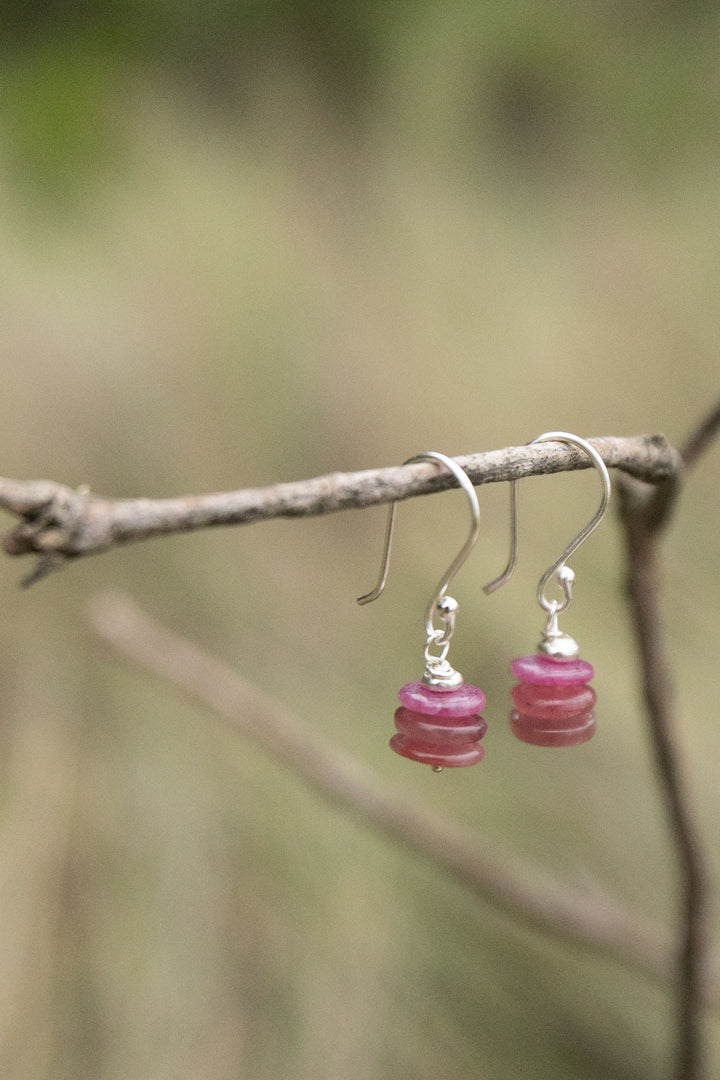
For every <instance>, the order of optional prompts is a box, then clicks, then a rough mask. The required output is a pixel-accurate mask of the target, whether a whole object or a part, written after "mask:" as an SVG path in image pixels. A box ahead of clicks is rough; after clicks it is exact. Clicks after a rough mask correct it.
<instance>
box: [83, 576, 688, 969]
mask: <svg viewBox="0 0 720 1080" xmlns="http://www.w3.org/2000/svg"><path fill="white" fill-rule="evenodd" d="M90 620H91V623H92V626H93V628H94V629H95V631H96V632H97V633H98V634H99V635H100V637H101V638H103V640H104V641H106V642H107V643H108V644H109V645H111V646H112V647H113V649H114V650H116V651H117V652H118V653H120V654H121V655H122V656H124V657H125V658H126V659H128V660H129V661H131V663H133V664H134V665H137V666H139V667H140V668H142V669H144V670H145V671H149V672H151V673H152V674H154V675H156V676H159V677H160V678H162V679H163V680H165V681H166V682H168V683H170V684H171V685H172V686H174V687H175V688H177V689H179V690H181V691H182V692H183V693H185V694H187V695H188V696H189V697H190V698H192V699H193V700H195V701H196V702H199V703H200V704H201V705H202V706H203V707H205V708H207V709H210V710H211V711H212V712H214V713H215V714H216V715H218V716H220V717H222V718H223V719H224V720H226V721H228V722H229V723H230V724H232V726H233V727H234V728H235V729H236V730H238V731H239V732H241V733H242V734H243V735H244V736H245V737H247V738H250V739H252V740H253V742H255V743H256V744H258V745H259V746H261V747H262V748H263V750H265V751H266V752H267V753H268V754H269V755H270V756H271V757H272V758H274V759H275V760H276V761H278V762H279V763H280V764H282V765H283V766H285V767H287V768H289V769H290V770H292V772H293V773H294V774H295V775H297V776H299V777H300V778H301V779H302V780H303V781H304V782H305V783H307V784H308V785H310V786H311V787H312V788H313V789H314V790H315V791H316V792H318V793H319V794H320V795H321V796H322V797H323V798H325V799H326V800H328V801H329V802H330V803H332V804H333V805H334V806H337V807H339V808H341V809H342V810H344V811H346V812H349V813H351V814H353V815H354V816H356V817H357V818H359V819H360V820H362V821H364V822H366V823H368V824H371V825H373V826H376V827H378V828H379V829H381V830H382V832H383V833H384V834H386V835H388V836H390V837H392V838H394V839H395V840H398V841H400V842H401V843H403V844H405V845H406V846H407V847H408V848H410V849H411V850H413V851H416V852H419V853H421V854H422V855H423V856H424V857H426V858H428V859H430V860H432V861H433V862H435V863H436V864H437V865H439V866H441V867H442V868H443V869H444V870H446V871H448V872H449V873H451V874H452V875H453V876H454V877H455V878H456V879H458V880H459V881H460V882H462V883H463V885H465V886H466V887H467V888H469V889H471V890H472V891H473V892H475V893H476V894H478V895H480V896H481V897H482V898H483V899H484V900H486V901H488V902H489V903H491V904H494V905H495V906H496V907H498V908H499V909H501V910H502V911H504V912H505V913H506V914H508V915H510V916H511V917H512V918H514V919H517V920H520V921H522V922H524V923H525V924H527V925H528V926H530V927H532V928H533V929H535V930H540V931H541V932H543V933H545V934H549V935H551V936H552V937H554V938H558V939H560V940H563V941H565V942H571V943H573V944H575V945H580V946H583V947H584V948H586V949H589V950H591V951H594V952H598V953H602V954H605V955H608V954H609V955H611V956H612V957H614V958H615V959H616V960H619V961H621V962H622V963H626V964H630V965H632V966H634V967H635V968H638V969H640V970H641V971H643V972H645V973H646V974H647V975H650V976H652V977H653V978H656V979H657V978H660V979H663V980H665V979H667V977H668V976H669V972H670V966H669V963H668V958H669V955H670V942H669V939H668V937H667V935H665V934H663V933H662V932H659V931H657V930H652V929H649V928H648V926H647V925H646V923H645V922H641V921H640V920H638V919H634V918H632V917H631V916H629V915H628V914H627V913H626V912H624V911H623V910H622V909H620V908H619V907H618V905H617V904H616V903H615V902H614V901H613V900H611V899H609V898H608V897H606V896H603V895H601V894H599V893H598V892H597V891H594V892H592V893H590V892H587V891H582V890H578V889H577V888H574V887H572V886H569V885H568V884H567V883H565V882H553V881H551V880H549V879H547V878H545V879H542V878H541V877H540V875H538V873H537V872H536V871H534V870H533V871H529V870H528V869H527V868H525V867H521V866H519V865H517V864H515V863H514V862H513V861H512V860H510V859H509V858H508V857H507V856H506V855H504V854H502V855H501V854H500V853H498V852H497V851H494V850H492V849H491V847H490V846H489V845H488V844H487V843H481V842H479V841H478V840H477V839H476V838H475V837H474V836H472V835H469V834H467V833H465V832H463V830H461V829H460V828H458V827H457V826H456V825H455V824H454V823H452V822H450V821H447V820H445V819H443V818H442V817H440V816H439V815H436V814H434V813H432V812H431V811H429V810H427V809H426V808H425V807H423V806H420V805H414V804H412V803H411V802H408V801H406V800H404V799H403V798H402V797H400V796H399V795H397V794H395V793H394V792H393V791H392V790H391V789H389V788H388V786H387V784H385V783H380V781H379V780H378V779H376V778H375V777H374V776H373V775H372V773H371V772H369V771H368V770H367V769H366V768H364V766H362V765H361V764H360V763H359V762H357V761H355V760H354V759H352V758H351V757H349V756H348V755H344V754H342V753H340V752H338V751H337V750H335V749H329V748H328V746H327V744H326V743H325V742H324V741H321V740H320V739H318V738H317V737H316V736H315V735H314V734H313V733H312V731H309V730H307V729H306V728H304V727H303V726H302V725H301V724H300V722H299V721H298V720H297V719H296V717H294V716H293V715H292V714H291V713H289V712H288V711H286V710H285V709H284V708H283V707H282V706H281V705H279V704H278V703H277V702H276V701H274V700H273V699H272V698H270V697H268V696H267V695H265V694H264V693H263V692H262V691H260V690H258V689H257V688H255V687H253V686H251V685H250V684H248V683H247V682H245V681H244V680H243V679H242V678H240V676H239V675H237V674H236V673H235V672H233V671H231V670H230V669H229V668H227V667H226V666H225V665H223V664H222V663H220V661H218V660H217V659H215V658H214V657H212V656H209V655H208V654H207V653H205V652H203V651H202V650H201V649H200V648H199V647H198V646H197V645H194V644H192V643H191V642H189V641H188V640H186V639H185V638H182V637H180V636H179V635H177V634H176V633H174V632H172V631H170V630H168V629H166V628H165V627H163V626H161V625H160V624H158V623H157V622H156V621H155V620H153V619H151V618H150V617H149V616H148V615H146V614H145V613H144V612H143V611H142V610H141V609H140V608H139V607H138V606H137V605H136V604H134V603H133V602H132V601H130V600H128V599H127V598H125V597H121V596H117V595H105V596H100V597H97V598H96V599H95V600H94V601H93V603H92V605H91V610H90Z"/></svg>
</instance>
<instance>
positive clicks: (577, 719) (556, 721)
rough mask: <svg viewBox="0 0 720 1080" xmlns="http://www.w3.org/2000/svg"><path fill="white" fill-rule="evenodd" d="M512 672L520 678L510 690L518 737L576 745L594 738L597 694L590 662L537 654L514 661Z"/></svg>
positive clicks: (512, 724) (537, 742)
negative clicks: (591, 682) (590, 683)
mask: <svg viewBox="0 0 720 1080" xmlns="http://www.w3.org/2000/svg"><path fill="white" fill-rule="evenodd" d="M510 671H511V672H512V674H513V675H514V676H515V678H516V679H519V680H520V681H519V684H518V685H517V686H514V687H513V688H512V691H511V697H512V700H513V705H514V706H515V708H514V709H513V711H512V712H511V713H510V729H511V731H512V733H513V735H515V736H516V737H517V738H518V739H521V740H522V742H526V743H532V744H533V746H575V745H576V744H577V743H583V742H587V740H588V739H591V738H592V737H593V735H594V733H595V714H594V712H593V711H592V710H593V706H594V705H595V702H596V700H597V694H596V693H595V691H594V690H593V688H592V687H591V686H588V685H587V683H589V682H590V680H591V679H592V677H593V674H594V672H593V668H592V665H591V664H588V663H586V661H585V660H564V659H555V658H554V657H550V656H543V655H542V654H541V653H538V654H537V655H536V656H521V657H520V658H519V659H517V660H513V661H512V663H511V664H510Z"/></svg>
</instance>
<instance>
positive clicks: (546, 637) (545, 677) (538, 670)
mask: <svg viewBox="0 0 720 1080" xmlns="http://www.w3.org/2000/svg"><path fill="white" fill-rule="evenodd" d="M538 442H564V443H569V444H571V445H572V446H577V447H578V448H579V449H580V450H583V451H584V452H585V453H586V454H587V455H588V457H589V458H590V460H591V461H592V464H593V465H594V466H595V468H596V469H597V470H598V472H599V473H600V477H601V480H602V501H601V503H600V507H599V508H598V510H597V512H596V513H595V515H594V517H593V518H592V519H591V520H590V521H589V522H588V523H587V525H586V526H585V527H584V529H582V530H581V531H580V532H579V533H578V535H577V536H576V537H575V539H574V540H572V541H571V543H569V544H568V546H567V547H566V548H565V550H564V551H563V553H562V555H560V556H559V558H557V559H556V560H555V562H554V563H553V564H552V566H550V567H549V568H548V569H547V570H546V571H545V573H544V574H543V576H542V577H541V578H540V582H539V584H538V587H537V600H538V603H539V605H540V607H541V608H542V609H543V611H544V612H545V613H546V615H547V619H546V621H545V626H544V629H543V632H542V638H541V640H540V643H539V645H538V647H537V654H536V655H534V656H521V657H518V659H516V660H513V661H512V663H511V664H510V671H511V672H512V674H513V675H514V676H515V678H516V679H518V680H519V682H518V684H517V685H516V686H514V687H513V688H512V691H511V697H512V702H513V705H514V706H515V708H514V709H513V710H512V712H511V713H510V729H511V731H512V733H513V735H515V736H516V737H517V738H518V739H520V740H521V741H522V742H526V743H531V744H533V745H534V746H575V745H576V744H578V743H583V742H587V740H588V739H591V738H592V736H593V735H594V733H595V713H594V712H593V706H594V705H595V702H596V700H597V694H596V693H595V691H594V690H593V688H592V687H591V686H588V683H589V682H590V680H591V679H592V677H593V674H594V672H593V668H592V665H591V664H588V663H587V661H585V660H580V659H579V657H578V653H579V649H578V644H577V642H576V641H574V640H573V638H571V637H570V636H569V635H568V634H565V633H563V632H562V631H561V630H560V629H559V627H558V616H559V615H562V614H563V612H565V611H567V609H568V607H569V606H570V601H571V600H572V589H573V582H574V580H575V574H574V573H573V571H572V570H571V569H570V567H569V566H566V565H565V563H566V561H567V559H569V558H570V556H571V555H572V554H573V552H575V551H577V549H578V548H579V547H580V545H581V544H582V543H583V542H584V541H585V540H587V538H588V536H590V533H592V532H594V530H595V529H596V528H597V526H598V525H599V524H600V522H601V520H602V518H603V517H604V515H605V511H606V510H607V506H608V502H609V499H610V474H609V473H608V471H607V468H606V467H605V462H604V461H603V460H602V458H601V457H600V455H599V454H598V453H597V451H596V450H595V449H594V448H593V447H592V446H590V444H589V443H588V442H586V441H585V440H584V439H581V438H579V437H578V436H577V435H570V434H569V433H568V432H566V431H548V432H546V433H545V434H544V435H538V437H537V438H536V439H533V440H532V442H531V443H528V445H529V446H532V445H533V444H534V443H538ZM516 485H517V481H516V480H513V481H512V482H511V489H510V516H511V530H510V537H511V539H510V559H509V561H508V565H507V566H506V568H505V570H504V571H503V573H502V574H501V575H500V577H499V578H496V579H495V580H494V581H491V582H490V583H489V584H488V585H486V586H485V587H484V591H485V592H486V593H492V592H495V590H496V589H499V588H500V587H501V586H502V585H504V584H505V583H506V582H507V581H509V579H510V577H511V576H512V573H513V571H514V569H515V564H516V562H517V554H518V540H517V492H516ZM553 580H554V581H555V583H556V584H557V585H559V587H560V590H561V592H562V599H561V600H557V599H553V600H551V599H549V598H548V597H547V596H546V594H545V590H546V588H547V586H548V585H549V583H550V582H551V581H553Z"/></svg>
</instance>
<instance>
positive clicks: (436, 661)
mask: <svg viewBox="0 0 720 1080" xmlns="http://www.w3.org/2000/svg"><path fill="white" fill-rule="evenodd" d="M416 461H438V462H440V463H441V464H443V465H445V466H446V467H447V468H448V469H449V470H450V472H451V473H452V474H453V475H454V476H455V478H456V479H457V481H458V483H459V484H460V486H461V487H462V489H463V490H464V492H465V494H466V495H467V497H468V500H469V502H470V512H471V519H472V521H471V529H470V535H469V536H468V538H467V540H466V541H465V544H464V545H463V547H462V549H461V551H460V552H459V554H458V555H457V556H456V557H455V559H454V561H453V562H452V563H451V565H450V566H449V567H448V569H447V570H446V571H445V574H444V575H443V578H442V580H441V581H440V584H439V585H438V587H437V589H436V590H435V592H434V594H433V596H432V597H431V598H430V601H429V603H428V605H427V608H426V610H425V652H424V657H425V672H424V674H423V676H422V679H420V681H419V682H412V683H407V684H406V685H405V686H403V687H402V689H401V690H400V691H399V693H398V698H399V700H400V708H399V709H397V710H396V712H395V727H396V728H397V734H396V735H393V737H392V739H391V740H390V746H391V748H392V749H393V750H394V751H395V753H396V754H401V755H402V756H403V757H406V758H410V759H411V760H412V761H419V762H421V763H422V764H424V765H431V766H432V768H433V770H434V771H435V772H442V770H443V768H445V767H446V766H447V767H450V768H458V767H460V766H463V765H475V764H477V762H478V761H481V760H482V758H483V756H484V754H485V751H484V749H483V747H481V746H479V745H478V743H479V741H480V739H482V737H483V735H484V734H485V732H486V730H487V724H486V723H485V721H484V720H483V718H482V716H480V715H478V714H479V713H480V711H481V709H482V708H483V707H484V705H485V695H484V694H483V692H482V690H479V689H478V687H477V686H470V685H469V684H467V683H465V682H464V680H463V677H462V675H461V674H460V672H459V671H455V669H454V668H452V667H451V666H450V663H449V662H448V660H447V654H448V649H449V648H450V641H451V639H452V636H453V633H454V632H455V621H456V617H457V611H458V603H457V601H456V600H454V599H453V598H452V597H451V596H447V595H446V593H447V589H448V587H449V585H450V582H451V581H452V580H453V578H454V577H455V575H456V574H457V572H458V570H459V569H460V567H461V566H462V565H463V563H464V562H465V560H466V559H467V557H468V556H469V554H470V552H471V551H472V549H473V548H474V547H475V544H476V542H477V538H478V533H479V527H480V507H479V505H478V500H477V495H476V494H475V489H474V487H473V486H472V484H471V483H470V481H469V479H468V477H467V474H466V473H465V471H464V470H463V469H461V468H460V466H459V465H457V464H456V463H455V462H454V461H453V460H452V458H449V457H446V456H445V455H444V454H439V453H436V452H435V451H432V450H431V451H428V452H427V453H425V454H416V455H415V457H411V458H409V459H408V460H407V461H406V462H404V464H405V465H410V464H412V463H413V462H416ZM394 522H395V503H394V502H393V503H391V504H390V510H389V512H388V519H387V528H386V530H385V549H384V553H383V562H382V566H381V568H380V577H379V579H378V583H377V585H376V586H375V588H374V589H373V590H372V591H371V592H369V593H367V594H366V595H365V596H359V597H358V600H357V602H358V604H369V603H371V602H372V601H373V600H377V598H378V597H379V596H380V595H381V594H382V591H383V589H384V588H385V583H386V581H387V573H388V565H389V562H390V548H391V545H392V538H393V528H394ZM436 617H437V618H438V619H439V620H440V621H441V622H442V624H443V625H442V626H441V627H436V626H435V624H434V620H435V618H436ZM436 650H437V651H436Z"/></svg>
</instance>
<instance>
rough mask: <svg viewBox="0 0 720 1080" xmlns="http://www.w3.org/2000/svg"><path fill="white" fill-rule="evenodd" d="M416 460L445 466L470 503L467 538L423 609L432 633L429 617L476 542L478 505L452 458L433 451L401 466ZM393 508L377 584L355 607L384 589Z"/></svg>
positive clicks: (392, 523)
mask: <svg viewBox="0 0 720 1080" xmlns="http://www.w3.org/2000/svg"><path fill="white" fill-rule="evenodd" d="M417 461H438V462H440V463H441V464H443V465H445V467H446V468H448V469H449V470H450V472H451V473H452V474H453V476H454V477H455V479H456V480H457V482H458V484H459V485H460V487H461V488H462V489H463V491H464V492H465V494H466V495H467V497H468V501H469V503H470V514H471V528H470V533H469V535H468V538H467V540H466V541H465V543H464V544H463V546H462V548H461V549H460V551H459V552H458V554H457V555H456V556H455V558H454V559H453V561H452V563H451V564H450V566H449V567H448V568H447V570H446V571H445V573H444V574H443V576H442V579H441V580H440V583H439V584H438V587H437V589H436V590H435V592H434V594H433V596H432V598H431V599H430V602H429V604H428V606H427V610H426V613H425V622H426V624H429V626H430V630H432V617H433V615H434V613H435V609H436V608H437V606H438V604H439V603H440V601H441V600H442V598H443V597H444V595H445V593H446V592H447V590H448V588H449V586H450V582H451V581H452V580H453V578H454V577H455V575H456V574H457V572H458V570H459V569H460V567H461V566H462V565H463V563H464V562H465V560H466V559H467V557H468V556H469V554H470V552H471V551H472V549H473V548H474V547H475V544H476V543H477V538H478V535H479V532H480V506H479V504H478V499H477V495H476V493H475V488H474V487H473V486H472V484H471V483H470V480H469V479H468V475H467V473H466V472H465V470H464V469H461V468H460V466H459V465H458V464H457V462H455V461H453V459H452V458H449V457H446V455H445V454H440V453H438V452H436V451H435V450H428V451H427V452H426V453H423V454H415V455H414V456H413V457H411V458H408V460H407V461H404V462H403V465H412V464H414V463H415V462H417ZM395 505H396V504H395V502H392V503H390V509H389V511H388V517H387V525H386V527H385V541H384V547H383V558H382V565H381V567H380V576H379V577H378V580H377V584H376V585H375V587H374V588H373V589H371V590H370V592H369V593H366V594H365V595H364V596H358V598H357V602H358V604H370V603H372V601H373V600H377V598H378V597H379V596H381V595H382V592H383V590H384V588H385V584H386V582H387V576H388V569H389V566H390V549H391V547H392V540H393V532H394V528H395Z"/></svg>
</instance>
